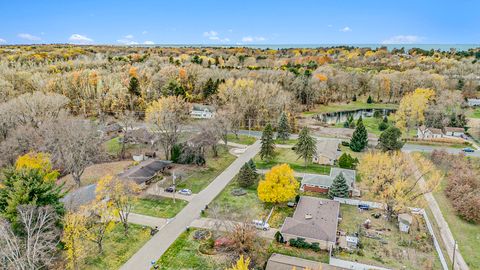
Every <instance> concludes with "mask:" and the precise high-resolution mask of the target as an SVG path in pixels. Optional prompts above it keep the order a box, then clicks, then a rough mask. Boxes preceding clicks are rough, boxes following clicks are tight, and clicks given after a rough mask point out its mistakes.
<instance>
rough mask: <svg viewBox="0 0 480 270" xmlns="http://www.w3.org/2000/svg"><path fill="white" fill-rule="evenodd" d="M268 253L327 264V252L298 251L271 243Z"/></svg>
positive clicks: (297, 249)
mask: <svg viewBox="0 0 480 270" xmlns="http://www.w3.org/2000/svg"><path fill="white" fill-rule="evenodd" d="M268 253H269V254H272V253H278V254H283V255H288V256H292V257H299V258H303V259H307V260H312V261H317V262H322V263H327V264H328V262H329V256H328V252H327V251H324V250H321V251H319V252H315V251H313V250H310V249H300V248H294V247H289V246H287V245H285V244H279V243H277V242H276V241H272V243H271V244H270V246H268Z"/></svg>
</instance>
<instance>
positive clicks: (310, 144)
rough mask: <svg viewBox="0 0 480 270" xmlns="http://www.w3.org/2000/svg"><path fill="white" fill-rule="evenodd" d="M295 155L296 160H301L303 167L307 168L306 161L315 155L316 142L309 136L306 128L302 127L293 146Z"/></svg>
mask: <svg viewBox="0 0 480 270" xmlns="http://www.w3.org/2000/svg"><path fill="white" fill-rule="evenodd" d="M295 153H297V154H298V158H303V160H304V162H305V167H307V161H308V160H311V159H312V158H313V156H314V155H315V154H316V153H317V144H316V141H315V139H314V138H313V137H312V136H310V131H309V130H308V128H307V127H304V128H303V129H302V131H300V134H299V135H298V141H297V144H296V145H295Z"/></svg>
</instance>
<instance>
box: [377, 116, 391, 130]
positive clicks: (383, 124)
mask: <svg viewBox="0 0 480 270" xmlns="http://www.w3.org/2000/svg"><path fill="white" fill-rule="evenodd" d="M388 126H389V124H388V118H387V116H385V117H383V121H382V122H380V124H378V130H380V131H384V130H385V129H387V128H388Z"/></svg>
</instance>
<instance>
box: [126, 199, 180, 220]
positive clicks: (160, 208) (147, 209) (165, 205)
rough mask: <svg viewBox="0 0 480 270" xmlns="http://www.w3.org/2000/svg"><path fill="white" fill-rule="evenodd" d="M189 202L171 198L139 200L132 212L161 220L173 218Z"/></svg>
mask: <svg viewBox="0 0 480 270" xmlns="http://www.w3.org/2000/svg"><path fill="white" fill-rule="evenodd" d="M187 204H188V202H186V201H184V200H179V199H177V200H175V203H174V202H173V199H170V198H162V197H156V198H139V199H138V200H137V201H135V203H134V205H133V209H132V212H133V213H137V214H141V215H146V216H152V217H159V218H173V217H174V216H176V215H177V214H178V212H180V211H181V210H182V209H183V208H184V207H185V206H186V205H187Z"/></svg>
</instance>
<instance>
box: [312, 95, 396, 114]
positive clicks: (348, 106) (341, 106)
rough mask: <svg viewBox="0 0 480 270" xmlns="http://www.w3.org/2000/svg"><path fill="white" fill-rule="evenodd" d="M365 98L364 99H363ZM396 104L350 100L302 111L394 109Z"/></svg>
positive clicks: (313, 112) (314, 112)
mask: <svg viewBox="0 0 480 270" xmlns="http://www.w3.org/2000/svg"><path fill="white" fill-rule="evenodd" d="M365 100H366V99H365ZM397 107H398V105H397V104H389V103H370V104H368V103H366V102H365V101H358V100H357V101H352V102H349V103H332V104H328V105H318V106H317V107H316V108H314V109H313V110H310V111H308V112H304V113H303V114H304V115H311V114H316V113H327V112H340V111H353V110H359V109H396V108H397Z"/></svg>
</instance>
